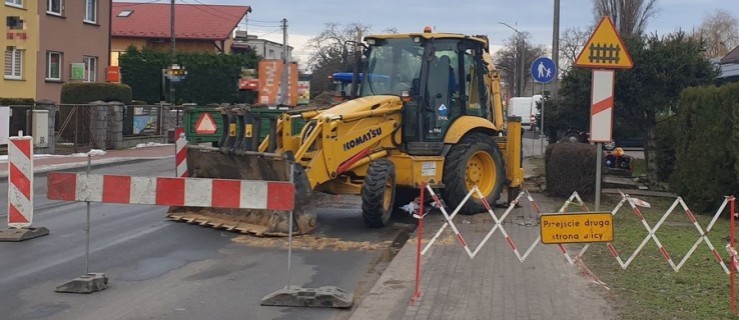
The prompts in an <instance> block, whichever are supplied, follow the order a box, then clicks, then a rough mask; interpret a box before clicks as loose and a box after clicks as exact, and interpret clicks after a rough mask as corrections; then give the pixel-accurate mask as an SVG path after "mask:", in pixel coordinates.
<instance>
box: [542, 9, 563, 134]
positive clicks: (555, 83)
mask: <svg viewBox="0 0 739 320" xmlns="http://www.w3.org/2000/svg"><path fill="white" fill-rule="evenodd" d="M552 60H554V65H555V66H557V70H559V0H554V25H553V26H552ZM558 97H559V76H556V77H554V80H552V99H557V98H558ZM542 130H543V128H542Z"/></svg>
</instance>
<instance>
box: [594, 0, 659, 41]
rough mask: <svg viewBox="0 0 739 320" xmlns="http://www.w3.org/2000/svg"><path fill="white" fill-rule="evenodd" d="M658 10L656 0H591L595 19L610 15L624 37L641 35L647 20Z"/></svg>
mask: <svg viewBox="0 0 739 320" xmlns="http://www.w3.org/2000/svg"><path fill="white" fill-rule="evenodd" d="M658 12H659V7H658V6H657V0H593V13H594V14H595V18H596V21H597V20H600V19H601V17H603V16H610V17H611V19H613V23H615V24H616V29H617V30H618V32H619V34H620V35H621V37H624V38H632V37H638V36H641V35H643V34H644V30H645V28H646V26H647V21H648V20H649V19H650V18H653V17H655V16H656V15H657V13H658Z"/></svg>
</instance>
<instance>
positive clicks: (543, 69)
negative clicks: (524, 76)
mask: <svg viewBox="0 0 739 320" xmlns="http://www.w3.org/2000/svg"><path fill="white" fill-rule="evenodd" d="M556 76H557V65H555V64H554V61H552V59H549V58H547V57H541V58H538V59H536V60H534V63H532V64H531V77H532V78H534V81H536V82H539V83H549V82H551V81H552V80H553V79H554V77H556Z"/></svg>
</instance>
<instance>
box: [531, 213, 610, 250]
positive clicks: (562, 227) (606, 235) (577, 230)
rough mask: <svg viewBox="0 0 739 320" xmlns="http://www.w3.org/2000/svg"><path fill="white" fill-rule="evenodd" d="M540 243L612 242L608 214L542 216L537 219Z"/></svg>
mask: <svg viewBox="0 0 739 320" xmlns="http://www.w3.org/2000/svg"><path fill="white" fill-rule="evenodd" d="M539 226H540V228H541V243H544V244H558V243H586V242H611V241H613V215H611V213H610V212H583V213H565V214H544V215H542V216H541V217H540V218H539Z"/></svg>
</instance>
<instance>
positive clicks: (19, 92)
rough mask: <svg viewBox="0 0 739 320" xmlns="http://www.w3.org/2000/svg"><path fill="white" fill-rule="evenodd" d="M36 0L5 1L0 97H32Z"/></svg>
mask: <svg viewBox="0 0 739 320" xmlns="http://www.w3.org/2000/svg"><path fill="white" fill-rule="evenodd" d="M38 3H39V1H37V0H5V3H4V4H3V5H2V7H1V8H2V10H1V11H0V12H2V14H0V17H2V18H3V20H5V21H6V24H5V30H4V32H3V37H0V48H3V76H2V78H0V98H32V99H33V98H36V72H35V70H36V59H35V58H36V52H37V51H38V41H36V39H38V34H39V31H38V30H39V29H38V26H39V24H38V15H37V14H36V11H37V5H38Z"/></svg>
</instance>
